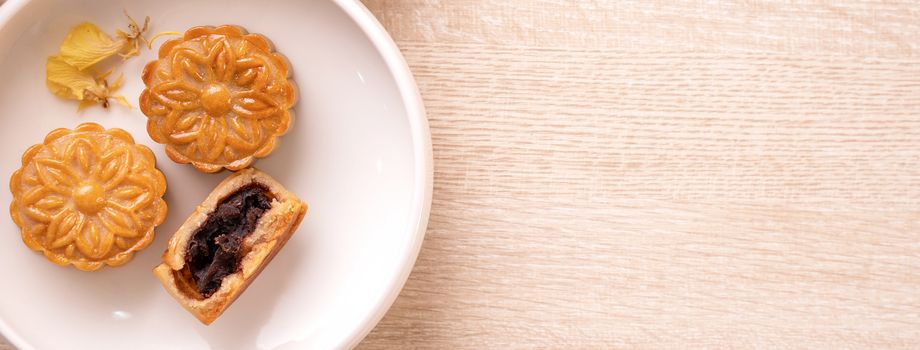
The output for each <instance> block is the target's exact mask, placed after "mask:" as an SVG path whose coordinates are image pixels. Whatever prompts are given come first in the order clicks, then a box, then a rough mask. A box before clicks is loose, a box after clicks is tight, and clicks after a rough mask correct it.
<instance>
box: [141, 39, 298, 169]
mask: <svg viewBox="0 0 920 350" xmlns="http://www.w3.org/2000/svg"><path fill="white" fill-rule="evenodd" d="M290 73H291V71H290V67H289V65H288V62H287V59H285V58H284V56H282V55H281V54H279V53H276V52H274V50H273V48H272V44H271V43H270V42H269V41H268V39H266V38H265V37H264V36H261V35H258V34H247V33H246V31H245V30H244V29H242V28H240V27H237V26H230V25H225V26H220V27H216V28H214V27H194V28H191V29H189V30H188V31H186V32H185V35H184V36H183V37H181V38H176V39H172V40H169V41H167V42H165V43H163V45H162V46H160V51H159V59H157V60H155V61H152V62H150V63H149V64H147V66H146V67H144V72H143V79H144V84H145V85H146V89H144V91H143V92H142V93H141V96H140V107H141V111H142V112H144V114H145V115H147V118H148V119H147V133H149V134H150V137H151V138H153V140H154V141H156V142H158V143H161V144H163V145H165V147H166V154H167V155H169V158H170V159H172V160H173V161H176V162H178V163H183V164H184V163H191V164H192V165H193V166H195V168H196V169H198V170H200V171H203V172H209V173H211V172H217V171H219V170H221V169H222V168H227V169H230V170H239V169H243V168H245V167H248V166H249V165H250V164H252V162H253V160H254V158H256V157H259V158H261V157H265V156H267V155H268V154H269V153H271V152H272V150H274V148H275V142H276V140H277V138H278V136H281V135H283V134H284V133H285V132H287V130H288V127H289V126H290V124H291V121H292V118H293V112H292V111H291V107H293V106H294V103H295V102H296V99H297V93H296V88H295V86H294V82H293V81H292V80H290V79H289V76H290Z"/></svg>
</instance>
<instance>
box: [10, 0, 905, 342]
mask: <svg viewBox="0 0 920 350" xmlns="http://www.w3.org/2000/svg"><path fill="white" fill-rule="evenodd" d="M362 2H363V3H364V4H365V5H367V6H368V8H370V9H371V11H372V12H373V13H374V14H375V15H376V16H377V17H378V18H379V19H380V20H381V22H382V23H383V24H384V26H385V27H386V28H387V29H388V30H389V31H390V33H391V35H392V36H393V37H394V39H395V40H396V42H397V44H399V46H400V47H401V49H402V50H403V53H404V55H405V57H406V59H407V61H408V63H409V65H410V67H411V68H412V70H413V72H414V74H415V76H416V79H417V82H418V84H419V87H420V90H421V93H422V96H423V98H424V99H425V104H426V107H427V109H428V117H429V121H430V124H431V132H432V141H433V144H434V160H435V187H434V198H433V204H432V211H431V221H430V223H429V230H428V236H427V238H426V241H425V244H424V246H423V248H422V252H421V255H420V256H419V259H418V262H417V265H416V267H415V270H414V271H413V273H412V275H411V277H410V279H409V281H408V282H407V284H406V286H405V289H404V290H403V292H402V294H401V296H400V297H399V299H397V301H396V302H395V304H394V305H393V307H392V309H391V310H390V311H389V313H388V314H387V316H386V317H385V318H384V319H383V321H382V322H381V323H380V324H379V325H378V327H377V328H376V329H375V330H374V331H373V332H372V333H371V334H370V335H369V336H368V337H367V339H365V341H364V342H363V343H362V344H361V345H360V346H359V348H360V349H412V348H419V349H531V348H586V349H593V348H681V349H683V348H803V349H804V348H809V349H812V348H916V347H917V346H918V344H920V292H918V290H920V167H918V165H920V59H918V58H917V55H918V54H920V4H918V3H917V2H916V1H908V2H893V1H796V2H787V1H692V2H691V1H681V2H675V1H605V0H594V1H588V0H585V1H581V0H577V1H576V0H543V1H536V0H531V1H523V0H504V1H496V0H363V1H362ZM0 349H4V350H5V348H4V345H2V342H0Z"/></svg>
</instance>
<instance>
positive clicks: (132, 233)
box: [10, 123, 167, 271]
mask: <svg viewBox="0 0 920 350" xmlns="http://www.w3.org/2000/svg"><path fill="white" fill-rule="evenodd" d="M10 191H12V192H13V202H12V204H11V205H10V216H12V217H13V222H15V223H16V225H17V226H19V228H20V229H21V231H22V240H23V242H25V244H26V245H27V246H29V248H32V249H34V250H36V251H40V252H42V253H44V254H45V257H47V258H48V260H51V261H52V262H54V263H56V264H59V265H64V266H66V265H73V266H74V267H76V268H78V269H80V270H83V271H94V270H97V269H99V268H100V267H102V266H103V265H109V266H120V265H122V264H124V263H126V262H128V261H129V260H131V258H132V257H133V256H134V253H135V252H136V251H138V250H141V249H143V248H145V247H147V245H149V244H150V242H151V241H153V237H154V232H153V230H154V227H156V226H157V225H159V224H161V223H162V222H163V219H165V218H166V210H167V208H166V202H165V201H164V200H163V198H162V197H163V194H164V193H165V192H166V178H165V177H163V173H161V172H160V171H159V170H157V169H156V158H155V157H154V155H153V152H151V151H150V149H149V148H147V147H145V146H143V145H137V144H134V139H133V138H132V137H131V135H130V134H128V133H127V132H126V131H124V130H122V129H115V128H112V129H108V130H106V129H105V128H103V127H102V126H101V125H99V124H96V123H84V124H80V125H79V126H77V127H76V128H75V129H74V130H69V129H63V128H62V129H56V130H54V131H51V132H50V133H48V136H46V137H45V141H44V143H42V144H37V145H34V146H32V147H31V148H29V149H28V150H26V152H25V154H23V156H22V167H21V168H20V169H19V170H16V171H15V172H14V173H13V176H12V178H10Z"/></svg>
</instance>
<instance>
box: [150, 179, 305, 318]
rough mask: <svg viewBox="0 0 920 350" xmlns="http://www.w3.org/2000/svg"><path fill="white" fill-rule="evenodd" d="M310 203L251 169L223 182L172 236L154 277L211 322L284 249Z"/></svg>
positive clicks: (182, 301) (198, 315)
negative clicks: (307, 203)
mask: <svg viewBox="0 0 920 350" xmlns="http://www.w3.org/2000/svg"><path fill="white" fill-rule="evenodd" d="M306 212H307V205H306V204H305V203H304V202H303V201H301V200H300V199H298V198H297V197H296V196H295V195H294V194H293V193H290V192H288V191H287V190H286V189H285V188H284V187H282V186H281V184H280V183H278V182H277V181H275V180H274V179H272V178H271V177H270V176H268V175H267V174H265V173H264V172H261V171H259V170H256V169H253V168H248V169H245V170H242V171H239V172H236V173H233V174H231V175H230V176H229V177H228V178H226V179H224V180H223V181H222V182H221V183H220V184H219V185H218V186H217V187H216V188H215V189H214V190H213V191H212V192H211V194H210V195H208V197H207V198H206V199H205V200H204V202H203V203H201V204H200V205H199V206H198V207H197V208H196V209H195V212H194V213H192V215H191V216H190V217H189V218H188V219H187V220H186V221H185V223H183V224H182V226H181V227H179V229H178V230H177V231H176V233H175V234H174V235H173V236H172V238H170V240H169V243H168V245H167V249H166V252H165V253H163V263H162V264H160V265H159V266H157V267H156V268H154V270H153V271H154V275H156V277H157V278H158V279H159V280H160V282H161V283H162V284H163V286H164V287H165V288H166V291H167V292H168V293H169V294H170V295H172V296H173V298H175V299H176V301H178V302H179V304H181V305H182V307H184V308H185V309H186V310H188V311H189V312H190V313H192V314H193V315H194V316H195V317H196V318H198V320H199V321H201V322H202V323H204V324H211V322H213V321H214V320H215V319H217V317H219V316H220V315H221V314H222V313H223V312H224V310H226V309H227V307H229V306H230V304H232V303H233V301H234V300H236V298H237V297H239V295H240V294H242V293H243V291H244V290H245V289H246V287H247V286H249V284H250V283H252V281H253V280H254V279H255V278H256V276H258V274H259V273H260V272H261V271H262V269H264V268H265V266H266V265H267V264H268V263H269V262H270V261H271V260H272V258H273V257H274V256H275V254H277V253H278V252H279V251H280V250H281V248H282V247H283V246H284V245H285V243H286V242H287V241H288V239H289V238H290V237H291V235H292V234H293V233H294V231H295V230H296V229H297V226H298V225H300V221H301V220H302V219H303V217H304V215H305V214H306Z"/></svg>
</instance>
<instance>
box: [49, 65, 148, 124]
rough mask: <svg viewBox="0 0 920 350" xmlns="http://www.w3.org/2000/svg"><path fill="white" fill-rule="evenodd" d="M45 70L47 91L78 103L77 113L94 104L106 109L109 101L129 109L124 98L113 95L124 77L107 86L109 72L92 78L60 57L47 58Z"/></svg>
mask: <svg viewBox="0 0 920 350" xmlns="http://www.w3.org/2000/svg"><path fill="white" fill-rule="evenodd" d="M45 69H46V71H45V74H46V76H45V77H46V79H45V84H46V85H47V86H48V90H51V93H53V94H54V95H55V96H58V97H62V98H66V99H70V100H77V101H80V105H79V106H78V107H77V111H79V110H82V109H84V108H86V107H88V106H92V105H95V104H101V105H102V107H103V108H108V106H109V99H113V100H115V101H116V102H118V103H119V104H121V105H123V106H126V107H131V105H130V104H129V103H128V100H127V99H125V97H124V96H115V95H113V93H114V92H115V91H116V90H118V89H119V88H120V87H121V85H122V84H123V81H124V79H123V78H124V75H122V76H119V77H118V79H116V80H115V83H114V84H112V85H111V86H109V84H108V81H107V80H106V78H107V77H108V75H109V74H110V73H111V72H109V73H106V74H103V75H101V76H100V77H98V78H93V76H92V75H91V74H90V73H89V72H87V71H82V70H79V69H77V67H74V66H71V65H70V64H68V63H67V62H66V61H64V59H63V58H61V57H60V56H51V57H48V62H47V64H46V65H45Z"/></svg>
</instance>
